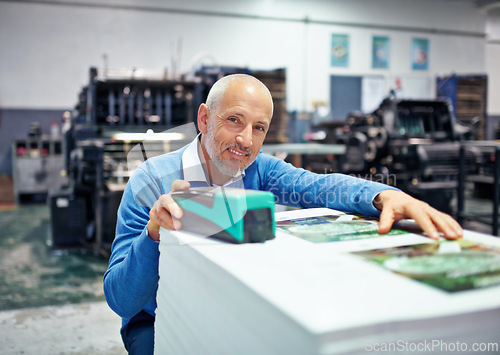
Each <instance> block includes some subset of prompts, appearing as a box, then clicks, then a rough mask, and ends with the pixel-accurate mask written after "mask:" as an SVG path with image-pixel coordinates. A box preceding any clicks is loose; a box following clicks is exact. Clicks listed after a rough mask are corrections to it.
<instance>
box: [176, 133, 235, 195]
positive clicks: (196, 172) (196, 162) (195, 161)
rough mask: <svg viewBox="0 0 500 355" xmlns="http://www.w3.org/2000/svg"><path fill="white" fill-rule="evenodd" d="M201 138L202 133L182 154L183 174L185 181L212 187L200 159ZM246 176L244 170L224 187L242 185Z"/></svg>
mask: <svg viewBox="0 0 500 355" xmlns="http://www.w3.org/2000/svg"><path fill="white" fill-rule="evenodd" d="M200 136H201V133H200V134H198V136H196V138H195V139H193V141H192V142H191V143H189V145H188V146H187V148H186V150H184V152H183V153H182V172H183V175H184V180H186V181H189V182H201V183H205V184H206V185H207V186H210V185H212V184H211V183H210V179H209V178H208V176H207V174H205V169H203V165H202V163H201V161H202V160H201V159H200V150H201V149H200ZM244 176H245V171H244V170H243V171H241V172H240V173H238V175H236V176H235V177H233V178H231V180H229V181H228V182H227V183H225V184H224V186H234V185H241V180H242V179H243V177H244Z"/></svg>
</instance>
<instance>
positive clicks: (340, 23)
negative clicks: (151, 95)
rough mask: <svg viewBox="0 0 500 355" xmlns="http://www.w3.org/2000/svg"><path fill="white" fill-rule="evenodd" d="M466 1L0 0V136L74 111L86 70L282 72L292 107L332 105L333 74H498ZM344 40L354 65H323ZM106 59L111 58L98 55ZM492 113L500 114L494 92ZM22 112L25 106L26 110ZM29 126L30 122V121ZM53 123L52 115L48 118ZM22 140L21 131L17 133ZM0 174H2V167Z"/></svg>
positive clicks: (480, 17) (494, 50)
mask: <svg viewBox="0 0 500 355" xmlns="http://www.w3.org/2000/svg"><path fill="white" fill-rule="evenodd" d="M486 23H487V16H486V15H485V14H484V13H481V12H479V11H478V10H477V9H476V8H475V6H474V5H473V4H469V3H467V2H460V1H456V2H450V1H432V0H429V1H425V0H424V1H411V0H370V1H361V0H350V1H340V0H339V1H335V0H332V1H323V0H309V1H306V0H288V1H280V0H262V1H250V0H240V1H237V2H235V1H229V0H214V1H209V2H208V1H202V0H189V1H187V0H185V1H177V0H169V1H161V0H145V1H137V0H102V1H99V2H97V1H95V2H92V1H88V0H85V1H74V0H61V1H58V2H50V1H47V2H46V1H43V0H39V1H5V0H3V1H0V48H2V50H1V51H0V131H2V130H4V127H5V125H3V124H2V121H6V120H10V119H12V118H11V117H13V116H12V115H11V112H12V110H17V109H19V110H25V111H26V110H31V111H37V110H38V111H43V110H49V111H50V112H51V115H53V116H56V115H57V116H58V114H57V113H54V112H57V110H60V112H61V114H62V112H63V111H64V110H67V109H71V108H72V107H73V106H74V104H75V103H76V99H77V94H78V92H79V91H80V89H81V87H82V86H83V85H85V84H86V83H87V81H88V69H89V67H91V66H97V67H101V68H102V67H104V66H108V67H109V68H133V67H136V68H144V69H150V70H156V71H158V72H163V71H166V72H167V73H168V74H169V75H171V76H174V75H176V74H179V73H187V72H189V71H191V70H192V69H196V68H197V67H199V66H201V65H202V64H208V65H213V64H219V65H229V66H245V67H249V68H251V69H259V70H260V69H275V68H286V69H287V105H288V109H289V110H298V111H304V110H311V109H312V102H313V101H325V102H328V101H329V95H330V93H329V91H330V87H329V85H330V76H331V75H360V76H364V75H381V76H383V77H384V78H386V81H385V82H386V90H387V92H388V91H389V89H390V88H391V86H392V84H393V82H392V79H393V78H394V77H395V76H403V77H417V78H419V77H421V78H429V80H430V82H431V83H432V85H431V87H430V95H431V96H432V95H434V94H435V88H434V82H435V78H436V76H438V75H449V74H451V73H453V72H454V73H458V74H483V73H487V74H488V75H493V74H491V73H494V72H495V73H497V72H499V69H500V64H499V62H500V61H498V60H494V59H492V58H491V57H492V56H496V57H498V50H499V48H498V47H499V46H498V45H488V46H487V41H486V39H485V30H486ZM333 33H338V34H348V35H349V39H350V52H351V53H350V55H351V56H350V62H349V66H348V67H346V68H338V67H331V66H330V59H331V56H330V54H331V35H332V34H333ZM374 35H382V36H388V37H390V41H391V42H390V48H391V57H390V67H389V69H372V67H371V58H372V54H371V41H372V36H374ZM413 37H420V38H428V39H429V56H430V58H429V68H428V70H425V71H414V70H412V69H411V60H410V52H411V48H410V46H411V40H412V38H413ZM105 58H106V59H105ZM499 93H500V88H499V87H498V84H493V85H490V93H489V94H490V100H489V103H490V109H491V110H492V111H493V112H491V113H492V114H500V107H499V106H498V105H500V104H498V103H495V102H494V101H495V100H492V99H491V97H494V96H495V95H496V96H498V94H499ZM26 112H27V111H26ZM25 117H26V119H29V115H27V116H25ZM53 118H56V119H59V118H60V117H51V118H47V119H53ZM13 134H16V135H19V134H24V132H22V133H20V132H13ZM0 144H3V145H4V146H3V147H2V146H0V173H1V172H2V170H4V171H5V169H8V168H7V167H6V165H8V162H7V163H6V160H5V159H4V160H3V161H2V159H3V158H2V157H5V156H6V153H4V150H5V144H6V143H0Z"/></svg>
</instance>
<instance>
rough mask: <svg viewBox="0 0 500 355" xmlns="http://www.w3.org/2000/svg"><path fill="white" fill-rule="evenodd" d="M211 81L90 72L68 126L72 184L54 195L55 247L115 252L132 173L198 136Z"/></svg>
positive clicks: (66, 148)
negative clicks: (118, 223) (118, 217)
mask: <svg viewBox="0 0 500 355" xmlns="http://www.w3.org/2000/svg"><path fill="white" fill-rule="evenodd" d="M205 85H206V83H202V82H201V80H196V79H192V80H185V79H175V80H171V79H166V78H164V77H162V76H161V75H156V76H153V75H151V74H150V75H149V76H148V74H147V73H146V74H144V75H140V73H139V72H136V71H128V72H126V71H119V72H109V71H106V72H105V73H104V74H102V73H98V71H97V69H96V68H91V69H90V78H89V83H88V85H87V86H85V87H84V88H83V89H82V90H81V92H80V94H79V100H78V103H77V105H76V107H75V110H74V113H73V115H72V117H70V122H69V124H67V126H66V128H65V129H63V130H64V132H63V133H64V142H63V149H64V155H65V169H66V174H67V177H68V181H69V183H68V185H66V186H61V187H60V188H59V189H57V190H56V191H54V192H52V193H51V194H50V198H49V200H50V209H51V220H52V247H53V248H67V247H82V246H83V247H89V248H93V249H94V250H95V251H97V252H101V251H102V250H106V249H109V247H110V245H111V243H112V241H113V238H114V233H115V226H116V211H117V209H118V205H119V203H120V200H121V195H122V193H123V190H124V188H125V185H126V182H127V180H128V178H129V176H131V174H132V173H133V171H134V169H135V168H136V167H137V166H138V165H139V164H140V163H142V162H143V161H144V160H146V159H147V158H149V157H152V156H155V155H159V154H163V153H166V152H169V151H173V150H176V149H178V148H180V147H182V146H184V145H185V144H187V143H188V142H189V141H191V140H192V139H193V132H194V134H195V133H196V128H195V127H196V126H195V121H196V117H197V110H198V107H199V105H200V104H201V103H202V102H203V100H204V97H202V95H203V90H204V87H205ZM188 124H190V125H188ZM173 127H177V128H175V129H172V128H173ZM167 130H168V131H167ZM188 131H189V133H188Z"/></svg>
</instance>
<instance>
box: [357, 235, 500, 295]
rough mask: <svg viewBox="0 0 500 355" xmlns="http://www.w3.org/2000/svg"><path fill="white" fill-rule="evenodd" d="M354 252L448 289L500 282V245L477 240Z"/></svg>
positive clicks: (459, 289)
mask: <svg viewBox="0 0 500 355" xmlns="http://www.w3.org/2000/svg"><path fill="white" fill-rule="evenodd" d="M353 254H355V255H359V256H361V257H363V258H365V259H367V260H370V261H372V262H375V263H377V264H379V265H380V266H382V267H383V268H385V269H387V270H390V271H392V272H394V273H397V274H400V275H403V276H406V277H409V278H411V279H414V280H417V281H420V282H422V283H424V284H427V285H430V286H433V287H437V288H439V289H441V290H445V291H448V292H457V291H464V290H472V289H477V288H483V287H488V286H496V285H500V248H495V247H491V246H488V245H485V244H478V243H476V242H473V241H467V240H458V241H441V242H432V243H428V244H419V245H411V246H402V247H395V248H387V249H379V250H370V251H362V252H355V253H353Z"/></svg>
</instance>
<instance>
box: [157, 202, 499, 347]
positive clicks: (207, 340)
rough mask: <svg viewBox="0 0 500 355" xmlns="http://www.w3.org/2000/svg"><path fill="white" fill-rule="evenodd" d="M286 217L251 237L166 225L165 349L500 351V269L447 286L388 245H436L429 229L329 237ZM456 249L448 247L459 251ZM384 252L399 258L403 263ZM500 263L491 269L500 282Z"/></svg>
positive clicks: (489, 241)
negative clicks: (217, 236)
mask: <svg viewBox="0 0 500 355" xmlns="http://www.w3.org/2000/svg"><path fill="white" fill-rule="evenodd" d="M297 213H298V215H297ZM332 213H333V211H331V210H325V209H321V210H306V211H294V212H292V214H290V213H288V212H286V213H285V214H284V215H283V214H277V220H278V221H281V220H283V219H285V220H287V219H295V222H292V224H296V225H298V226H301V225H307V223H302V222H303V221H301V220H297V219H296V218H298V217H300V218H306V217H311V216H312V215H313V216H318V215H324V214H332ZM345 218H346V217H342V219H344V221H346V220H345ZM348 219H349V218H347V220H348ZM287 223H288V222H287ZM287 223H284V224H280V226H281V227H280V228H279V231H278V233H277V236H276V238H275V239H273V240H270V241H267V242H265V243H263V244H243V245H233V244H227V243H223V242H218V241H213V240H210V239H207V238H200V237H197V236H193V235H189V234H186V233H181V232H171V231H167V230H163V229H162V230H161V242H160V282H159V289H158V298H157V302H158V308H157V314H156V323H155V351H156V353H158V354H163V353H168V354H348V353H361V352H365V351H377V350H378V351H392V352H396V351H400V352H413V351H419V352H424V353H425V352H427V353H434V352H439V351H456V350H460V351H463V349H464V348H467V349H469V350H471V349H473V347H476V348H475V351H479V350H482V351H484V352H485V353H488V352H490V353H498V352H499V351H500V349H499V346H500V340H499V337H498V329H500V286H498V285H496V286H495V281H494V277H493V278H492V277H490V278H489V282H490V284H489V285H487V286H488V287H486V285H481V284H480V283H478V284H477V285H476V287H475V288H474V287H472V288H469V289H465V290H462V291H457V292H452V291H453V290H452V291H450V290H444V289H443V288H440V287H439V285H438V286H436V285H429V284H426V283H425V277H423V278H422V277H417V278H415V277H414V276H415V275H411V270H409V271H408V270H407V269H404V268H410V269H411V267H415V266H414V265H412V264H409V265H408V264H405V263H404V262H402V261H401V260H406V259H404V258H405V256H402V257H401V255H396V256H394V255H387V254H388V253H389V252H385V254H384V250H386V251H387V250H390V251H391V253H392V252H393V251H394V249H387V248H393V247H400V246H405V245H407V246H409V245H419V244H422V243H427V244H429V243H431V245H432V241H430V240H429V239H427V238H424V237H422V236H417V235H410V234H401V233H395V234H394V235H391V236H387V237H378V236H375V235H371V236H367V237H366V238H359V239H357V238H356V235H361V234H363V233H368V234H370V231H369V230H366V229H364V230H358V232H355V233H354V234H353V235H352V236H351V237H350V238H346V239H345V240H338V239H339V238H338V236H337V234H336V233H330V234H328V238H330V239H331V240H330V241H324V240H323V241H322V242H316V241H317V235H315V233H314V232H311V233H307V231H305V230H304V228H293V227H291V225H290V224H287ZM321 223H322V222H318V220H315V221H314V223H313V224H321ZM346 226H347V227H346ZM361 226H362V227H363V228H368V229H369V226H368V224H367V223H364V222H363V223H360V224H359V226H349V223H345V225H344V227H343V228H358V227H359V228H361ZM292 228H293V229H292ZM321 228H323V229H324V226H322V227H319V228H316V230H317V231H318V230H320V229H321ZM290 229H292V231H290ZM306 230H307V228H306ZM294 233H295V234H294ZM356 233H358V234H356ZM349 234H350V232H345V234H344V236H345V235H349ZM311 235H313V238H312V240H313V241H311ZM328 238H327V239H328ZM465 239H467V240H473V241H475V242H474V243H481V245H490V246H491V245H493V246H496V247H497V248H500V241H499V240H498V239H496V238H494V237H488V236H484V235H479V234H477V233H472V232H467V233H466V237H465ZM408 248H410V249H411V250H413V249H412V248H414V247H408ZM415 248H416V250H418V252H422V251H421V249H419V248H421V247H420V246H418V247H415ZM375 249H378V250H377V251H374V250H375ZM448 249H449V250H448V251H444V250H442V251H440V253H441V252H442V254H440V255H451V253H456V252H457V250H455V249H456V248H453V247H452V248H448ZM397 250H399V249H397ZM365 251H371V252H365ZM458 252H460V251H458ZM447 253H448V254H447ZM490 254H492V253H491V252H490V251H488V255H490ZM493 254H494V252H493ZM374 255H382V256H384V257H385V259H384V260H389V259H391V258H392V260H393V261H392V262H388V263H387V264H388V265H389V266H391V264H392V269H391V268H390V267H387V265H385V264H384V262H381V261H380V260H375V259H376V257H374ZM394 260H396V261H394ZM415 260H416V259H415ZM458 267H459V266H458ZM495 267H496V266H495V265H493V266H492V267H491V270H489V274H494V275H497V276H496V277H497V283H498V284H500V277H499V276H498V275H499V274H495V273H497V272H498V271H499V270H500V269H499V270H495V269H494V268H495ZM398 268H400V269H401V270H403V269H404V270H406V271H408V272H407V273H406V275H404V274H403V273H402V272H401V270H400V269H398ZM428 272H430V271H428ZM408 275H410V276H412V277H409V276H408ZM490 276H491V275H490ZM423 280H424V281H423ZM455 281H456V280H455ZM483 286H484V287H483ZM495 346H496V348H495ZM479 347H482V348H479Z"/></svg>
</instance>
